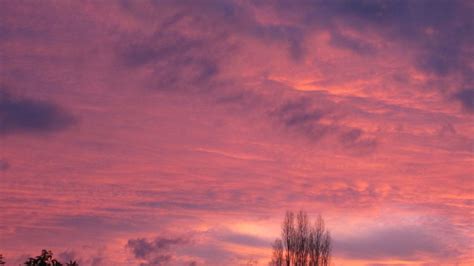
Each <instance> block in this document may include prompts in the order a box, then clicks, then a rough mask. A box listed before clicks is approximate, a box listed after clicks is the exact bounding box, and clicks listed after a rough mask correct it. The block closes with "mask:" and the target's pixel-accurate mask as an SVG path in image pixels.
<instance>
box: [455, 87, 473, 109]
mask: <svg viewBox="0 0 474 266" xmlns="http://www.w3.org/2000/svg"><path fill="white" fill-rule="evenodd" d="M454 98H455V99H457V100H458V101H459V102H460V103H461V104H462V106H463V107H464V109H465V110H467V111H468V112H471V113H472V112H474V89H465V90H461V91H459V92H458V93H456V94H455V95H454Z"/></svg>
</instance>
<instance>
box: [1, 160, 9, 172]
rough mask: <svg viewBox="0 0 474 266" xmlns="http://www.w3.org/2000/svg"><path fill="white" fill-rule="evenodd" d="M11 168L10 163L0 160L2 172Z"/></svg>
mask: <svg viewBox="0 0 474 266" xmlns="http://www.w3.org/2000/svg"><path fill="white" fill-rule="evenodd" d="M9 168H10V163H9V162H8V161H7V160H4V159H0V171H6V170H8V169H9Z"/></svg>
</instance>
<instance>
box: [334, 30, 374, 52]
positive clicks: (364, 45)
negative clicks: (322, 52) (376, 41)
mask: <svg viewBox="0 0 474 266" xmlns="http://www.w3.org/2000/svg"><path fill="white" fill-rule="evenodd" d="M330 43H331V44H332V45H333V46H335V47H339V48H344V49H349V50H351V51H353V52H355V53H358V54H360V55H373V54H375V53H376V49H375V47H374V46H373V45H372V44H370V43H368V42H367V41H365V40H361V39H357V38H354V37H350V36H346V35H344V34H341V33H340V32H338V31H333V32H332V34H331V42H330Z"/></svg>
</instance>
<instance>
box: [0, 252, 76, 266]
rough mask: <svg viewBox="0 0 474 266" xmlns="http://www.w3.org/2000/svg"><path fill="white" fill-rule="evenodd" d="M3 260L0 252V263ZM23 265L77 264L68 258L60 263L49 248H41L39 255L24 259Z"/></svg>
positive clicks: (61, 265)
mask: <svg viewBox="0 0 474 266" xmlns="http://www.w3.org/2000/svg"><path fill="white" fill-rule="evenodd" d="M4 264H5V260H4V258H3V255H1V254H0V265H4ZM23 265H26V266H79V264H78V263H77V262H76V261H73V260H70V261H69V262H66V263H61V262H59V261H58V260H57V259H54V258H53V252H51V250H46V249H43V250H42V251H41V255H39V256H36V257H31V258H28V260H26V261H25V262H24V263H23Z"/></svg>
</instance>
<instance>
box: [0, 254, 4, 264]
mask: <svg viewBox="0 0 474 266" xmlns="http://www.w3.org/2000/svg"><path fill="white" fill-rule="evenodd" d="M3 259H4V258H3V255H2V254H0V265H5V261H4V260H3Z"/></svg>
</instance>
